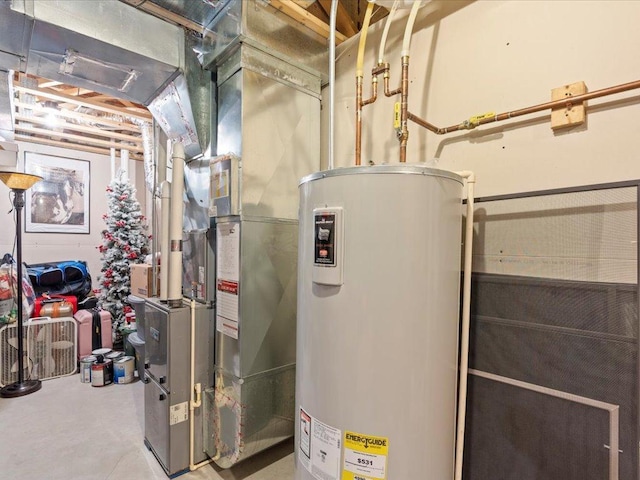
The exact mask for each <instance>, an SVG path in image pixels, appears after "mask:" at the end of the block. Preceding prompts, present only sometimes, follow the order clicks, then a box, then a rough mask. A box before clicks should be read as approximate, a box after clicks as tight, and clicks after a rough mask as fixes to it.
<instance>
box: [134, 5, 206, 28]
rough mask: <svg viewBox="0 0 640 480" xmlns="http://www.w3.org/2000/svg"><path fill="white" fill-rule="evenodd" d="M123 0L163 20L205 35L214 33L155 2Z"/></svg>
mask: <svg viewBox="0 0 640 480" xmlns="http://www.w3.org/2000/svg"><path fill="white" fill-rule="evenodd" d="M123 1H124V2H125V3H127V4H129V5H131V6H132V7H135V8H137V9H138V10H142V11H143V12H147V13H150V14H151V15H154V16H156V17H158V18H161V19H162V20H166V21H168V22H170V23H173V24H175V25H179V26H181V27H185V28H188V29H189V30H193V31H194V32H199V33H202V34H204V36H209V35H212V33H211V32H207V31H205V30H204V26H203V25H200V24H199V23H197V22H194V21H192V20H189V19H188V18H185V17H183V16H181V15H178V14H177V13H173V12H172V11H170V10H167V9H166V8H163V7H160V6H159V5H156V4H155V3H152V2H147V1H145V2H142V4H141V2H140V0H123Z"/></svg>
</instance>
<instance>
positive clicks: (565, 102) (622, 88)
mask: <svg viewBox="0 0 640 480" xmlns="http://www.w3.org/2000/svg"><path fill="white" fill-rule="evenodd" d="M637 88H640V80H636V81H634V82H629V83H623V84H621V85H616V86H614V87H608V88H603V89H601V90H596V91H594V92H588V93H583V94H581V95H576V96H575V97H568V98H563V99H560V100H554V101H552V102H546V103H541V104H539V105H534V106H532V107H526V108H521V109H519V110H513V111H511V112H505V113H499V114H497V115H494V116H493V117H489V118H483V119H481V120H479V121H478V122H477V123H471V122H469V121H468V120H465V121H464V122H462V123H459V124H457V125H452V126H450V127H446V128H439V127H436V126H435V125H432V124H431V123H429V122H427V121H426V120H423V119H421V118H419V117H417V116H415V115H413V114H412V113H409V114H408V118H409V120H411V121H413V122H415V123H417V124H418V125H420V126H421V127H424V128H426V129H428V130H429V131H431V132H434V133H436V134H437V135H444V134H446V133H452V132H457V131H460V130H470V129H472V128H475V127H477V126H478V125H484V124H486V123H493V122H501V121H502V120H508V119H510V118H515V117H520V116H522V115H528V114H531V113H536V112H541V111H543V110H548V109H554V108H559V107H565V108H571V107H572V106H573V105H576V104H579V103H582V102H586V101H587V100H591V99H594V98H600V97H605V96H608V95H614V94H616V93H622V92H627V91H629V90H635V89H637Z"/></svg>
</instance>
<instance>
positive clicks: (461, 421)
mask: <svg viewBox="0 0 640 480" xmlns="http://www.w3.org/2000/svg"><path fill="white" fill-rule="evenodd" d="M456 173H457V174H458V175H460V176H461V177H463V178H466V179H467V220H466V228H465V237H464V279H463V289H462V328H461V337H460V380H459V388H458V419H457V421H456V456H455V459H456V460H455V462H456V463H455V476H454V479H455V480H462V460H463V456H464V427H465V420H466V414H467V375H468V372H469V327H470V318H471V260H472V253H473V248H472V247H473V196H474V193H473V187H474V185H475V183H476V176H475V174H474V173H473V172H470V171H462V172H456Z"/></svg>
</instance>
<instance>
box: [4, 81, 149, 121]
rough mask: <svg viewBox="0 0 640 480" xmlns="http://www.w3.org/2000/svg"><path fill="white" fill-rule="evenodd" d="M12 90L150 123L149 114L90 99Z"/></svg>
mask: <svg viewBox="0 0 640 480" xmlns="http://www.w3.org/2000/svg"><path fill="white" fill-rule="evenodd" d="M14 89H15V90H16V91H18V92H24V93H28V94H30V95H35V96H36V97H42V98H49V99H51V100H56V101H58V102H66V103H72V104H74V105H80V106H82V107H87V108H92V109H94V110H100V111H101V112H107V113H112V114H114V115H125V116H128V117H134V118H137V119H140V120H144V121H145V122H148V121H151V114H150V113H147V114H146V115H143V114H140V113H134V112H132V111H130V110H127V109H126V108H119V107H114V106H107V105H106V104H104V103H101V102H96V101H93V100H90V99H82V98H78V97H74V96H72V95H65V94H63V93H58V92H56V91H54V90H49V89H46V88H43V89H40V90H36V89H33V88H27V87H23V86H21V85H19V84H14Z"/></svg>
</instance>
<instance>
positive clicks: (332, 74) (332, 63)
mask: <svg viewBox="0 0 640 480" xmlns="http://www.w3.org/2000/svg"><path fill="white" fill-rule="evenodd" d="M337 16H338V0H331V17H330V20H329V22H330V24H329V170H333V162H334V154H335V146H334V145H335V128H336V127H335V117H336V17H337Z"/></svg>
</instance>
